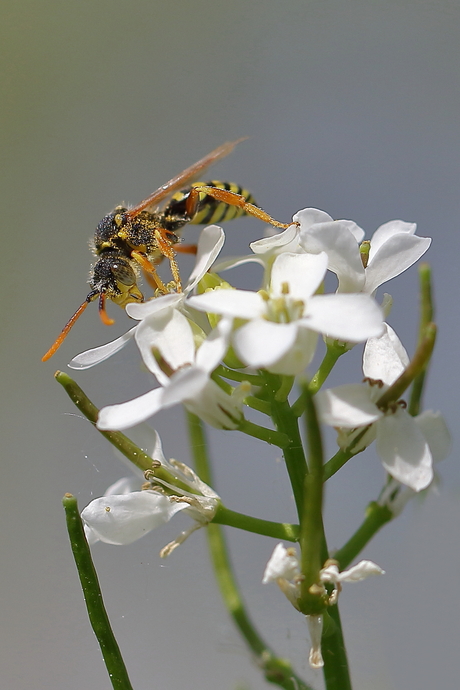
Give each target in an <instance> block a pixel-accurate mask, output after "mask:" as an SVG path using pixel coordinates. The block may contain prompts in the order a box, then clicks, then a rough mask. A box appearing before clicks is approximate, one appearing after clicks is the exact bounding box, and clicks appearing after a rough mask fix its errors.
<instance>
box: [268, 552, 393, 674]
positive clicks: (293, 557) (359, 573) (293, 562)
mask: <svg viewBox="0 0 460 690" xmlns="http://www.w3.org/2000/svg"><path fill="white" fill-rule="evenodd" d="M384 573H385V571H384V570H382V569H381V568H380V567H379V566H378V565H376V564H375V563H373V562H372V561H360V562H359V563H357V564H356V565H354V566H353V567H351V568H349V569H348V570H343V571H342V572H340V571H339V569H338V566H337V563H336V562H335V561H328V562H327V563H326V564H325V567H324V568H321V570H320V571H319V582H320V583H321V584H322V585H323V586H324V585H325V584H329V585H331V584H332V585H333V590H332V593H330V594H329V595H328V597H327V602H326V604H325V605H329V606H332V605H334V604H336V603H337V598H338V595H339V592H340V591H341V587H342V582H361V580H365V579H366V578H367V577H369V576H370V575H383V574H384ZM268 582H276V584H277V585H278V587H279V588H280V589H281V591H282V592H283V594H285V596H286V597H287V598H288V599H289V601H290V602H291V604H292V605H293V606H294V607H295V608H296V609H297V610H299V604H298V599H299V597H300V585H301V582H302V574H301V572H300V564H299V561H298V558H297V554H296V550H295V548H293V547H289V548H288V549H286V547H285V546H284V544H283V543H281V542H280V543H279V544H277V545H276V546H275V549H274V551H273V553H272V555H271V557H270V559H269V561H268V563H267V565H266V567H265V572H264V576H263V579H262V584H267V583H268ZM324 594H325V595H326V589H325V588H324ZM305 618H306V621H307V623H308V628H309V630H310V638H311V647H310V653H309V659H308V661H309V664H310V666H311V668H321V667H322V666H323V665H324V662H323V658H322V655H321V635H322V630H323V616H322V614H320V615H307V616H305Z"/></svg>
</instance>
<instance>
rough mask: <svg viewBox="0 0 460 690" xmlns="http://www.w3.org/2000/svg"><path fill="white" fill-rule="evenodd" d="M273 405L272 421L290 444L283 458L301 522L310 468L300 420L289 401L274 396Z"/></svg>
mask: <svg viewBox="0 0 460 690" xmlns="http://www.w3.org/2000/svg"><path fill="white" fill-rule="evenodd" d="M271 405H272V419H273V422H274V423H275V426H276V428H277V429H278V433H282V435H283V436H285V437H286V438H287V439H288V443H287V444H285V446H284V447H283V456H284V461H285V463H286V469H287V471H288V474H289V479H290V481H291V486H292V491H293V493H294V500H295V504H296V508H297V514H298V516H299V522H300V521H301V520H302V517H303V500H304V480H305V476H306V474H307V473H308V467H307V461H306V459H305V453H304V450H303V445H302V439H301V437H300V432H299V424H298V419H297V417H296V416H295V415H294V414H293V412H292V409H291V407H290V406H289V403H288V401H287V400H285V401H284V402H279V401H277V400H276V398H275V396H273V398H272V403H271Z"/></svg>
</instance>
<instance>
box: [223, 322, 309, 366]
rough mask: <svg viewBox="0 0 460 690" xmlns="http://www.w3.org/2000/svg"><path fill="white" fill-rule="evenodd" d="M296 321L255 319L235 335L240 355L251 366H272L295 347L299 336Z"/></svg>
mask: <svg viewBox="0 0 460 690" xmlns="http://www.w3.org/2000/svg"><path fill="white" fill-rule="evenodd" d="M297 332H298V326H297V324H296V323H286V324H285V323H273V322H272V321H265V320H264V319H254V321H250V322H249V323H247V324H245V325H244V326H242V327H241V328H239V329H238V330H237V332H236V333H235V335H234V344H235V350H236V353H237V355H238V357H239V358H240V359H241V361H243V362H244V363H245V364H247V365H248V366H251V367H270V365H271V364H274V363H275V362H277V361H278V360H279V359H281V357H283V356H284V355H285V354H286V353H288V352H289V350H290V349H291V348H292V347H293V345H294V343H295V341H296V338H297Z"/></svg>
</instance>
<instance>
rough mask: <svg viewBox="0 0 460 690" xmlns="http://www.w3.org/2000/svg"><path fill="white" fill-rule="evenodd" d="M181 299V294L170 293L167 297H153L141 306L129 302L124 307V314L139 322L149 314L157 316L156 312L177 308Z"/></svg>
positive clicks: (182, 297)
mask: <svg viewBox="0 0 460 690" xmlns="http://www.w3.org/2000/svg"><path fill="white" fill-rule="evenodd" d="M183 299H184V295H183V293H176V292H171V293H169V294H168V295H160V297H153V298H152V299H149V300H147V302H141V304H137V303H136V302H130V304H127V305H126V313H127V314H128V316H130V317H131V318H132V319H136V320H137V321H141V320H142V319H146V318H147V316H150V315H151V314H157V313H158V312H160V311H163V309H172V308H175V307H178V306H179V304H180V303H181V302H182V301H183Z"/></svg>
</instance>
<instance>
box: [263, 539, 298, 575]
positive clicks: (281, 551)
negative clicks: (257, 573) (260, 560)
mask: <svg viewBox="0 0 460 690" xmlns="http://www.w3.org/2000/svg"><path fill="white" fill-rule="evenodd" d="M298 575H300V569H299V561H298V558H297V556H296V554H295V550H294V548H292V547H291V548H289V549H286V547H285V546H284V544H283V543H282V542H280V543H279V544H277V545H276V546H275V548H274V550H273V553H272V555H271V556H270V560H269V561H268V563H267V565H266V567H265V571H264V576H263V579H262V584H264V585H265V584H267V582H276V580H277V579H278V578H280V577H282V578H284V579H285V580H293V579H294V578H295V577H298Z"/></svg>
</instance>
